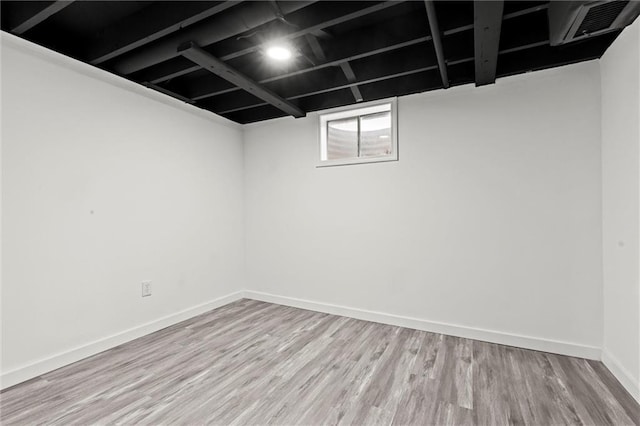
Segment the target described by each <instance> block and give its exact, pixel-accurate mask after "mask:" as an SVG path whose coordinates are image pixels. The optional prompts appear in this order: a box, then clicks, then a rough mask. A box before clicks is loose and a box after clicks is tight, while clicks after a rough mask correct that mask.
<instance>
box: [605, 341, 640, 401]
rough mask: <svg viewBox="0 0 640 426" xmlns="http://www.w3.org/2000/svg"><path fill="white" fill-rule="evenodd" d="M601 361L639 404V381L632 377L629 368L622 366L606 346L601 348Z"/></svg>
mask: <svg viewBox="0 0 640 426" xmlns="http://www.w3.org/2000/svg"><path fill="white" fill-rule="evenodd" d="M602 363H603V364H604V365H605V367H607V368H608V369H609V371H611V374H613V375H614V376H615V377H616V379H618V381H619V382H620V384H622V386H623V387H624V388H625V389H626V390H627V392H629V393H630V394H631V396H632V397H633V398H634V399H635V400H636V401H638V404H640V383H639V382H638V379H634V378H633V376H632V375H631V373H630V372H629V370H627V369H626V368H625V367H623V366H622V364H621V363H620V361H618V359H617V358H616V357H614V356H613V355H612V354H611V352H609V351H608V350H607V349H606V348H603V349H602Z"/></svg>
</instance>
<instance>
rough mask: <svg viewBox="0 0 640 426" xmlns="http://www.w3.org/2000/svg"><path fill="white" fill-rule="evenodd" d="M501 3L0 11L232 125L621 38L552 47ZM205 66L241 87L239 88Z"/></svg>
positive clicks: (152, 5)
mask: <svg viewBox="0 0 640 426" xmlns="http://www.w3.org/2000/svg"><path fill="white" fill-rule="evenodd" d="M501 3H502V2H496V1H487V2H476V4H475V5H474V2H472V1H451V2H449V1H435V2H432V3H431V5H430V4H429V2H426V3H425V2H424V1H341V2H337V1H331V2H329V1H73V2H72V1H23V2H21V1H2V2H1V3H0V5H1V10H0V12H1V16H2V30H3V31H7V32H11V33H14V34H16V35H19V36H20V37H23V38H25V39H27V40H30V41H33V42H35V43H37V44H40V45H42V46H45V47H48V48H50V49H53V50H56V51H58V52H61V53H63V54H65V55H68V56H71V57H74V58H77V59H79V60H81V61H84V62H86V63H89V64H92V65H95V66H97V67H100V68H103V69H105V70H108V71H110V72H113V73H115V74H118V75H121V76H123V77H125V78H128V79H130V80H133V81H135V82H138V83H140V84H143V85H145V86H147V87H150V88H153V89H155V90H158V91H161V92H163V93H165V94H168V95H170V96H174V97H176V98H179V99H181V100H183V101H185V102H189V103H192V104H194V105H196V106H198V107H200V108H203V109H206V110H209V111H212V112H215V113H217V114H220V115H222V116H224V117H227V118H229V119H231V120H233V121H236V122H238V123H250V122H255V121H261V120H266V119H270V118H275V117H281V116H285V115H287V113H286V112H283V110H282V109H279V108H276V107H275V106H273V102H271V103H268V102H266V101H265V100H263V99H265V96H267V95H268V96H275V97H276V98H278V99H280V100H281V101H282V102H284V103H285V105H284V106H285V107H287V108H290V109H292V110H294V111H299V112H301V113H302V114H304V112H309V111H314V110H319V109H324V108H329V107H335V106H341V105H347V104H354V103H356V102H357V100H359V99H362V100H364V101H369V100H374V99H380V98H386V97H390V96H399V95H406V94H410V93H417V92H424V91H427V90H434V89H441V88H443V87H445V86H447V85H448V86H457V85H461V84H467V83H473V82H476V84H478V85H481V84H487V83H491V82H493V81H494V80H495V78H496V77H497V78H499V77H504V76H507V75H513V74H520V73H525V72H529V71H533V70H540V69H545V68H550V67H556V66H560V65H565V64H569V63H574V62H580V61H585V60H590V59H595V58H599V57H600V56H602V54H603V53H604V51H605V50H606V49H607V48H608V47H609V45H610V44H611V43H612V42H613V40H614V39H615V38H616V37H617V35H618V34H619V31H614V32H609V33H607V34H602V35H599V36H597V37H591V38H589V39H586V40H584V41H579V42H574V43H570V44H566V45H563V46H554V47H552V46H550V44H549V20H548V16H547V9H548V6H549V4H548V2H545V1H505V2H504V4H503V5H502V4H501ZM496 4H498V5H499V6H498V8H499V10H497V11H496ZM429 7H431V8H432V9H431V10H430V11H429V14H428V9H429ZM474 9H475V10H474ZM474 13H475V16H476V21H475V22H476V27H475V28H474ZM428 15H429V16H428ZM478 15H480V16H479V17H478ZM496 16H497V19H498V22H499V23H500V22H501V25H497V31H496V29H495V27H496V25H495V22H494V21H495V19H496ZM492 20H493V21H492ZM479 21H481V23H479ZM434 23H435V25H436V27H437V28H438V29H435V28H436V27H434ZM479 25H480V26H481V27H480V28H479ZM431 28H433V29H434V33H435V31H437V33H435V34H437V35H436V36H435V37H432V36H431ZM478 34H480V36H482V37H485V38H486V40H484V41H483V40H478V37H480V36H479V35H478ZM283 38H284V39H286V40H287V41H288V42H289V43H290V44H291V45H292V46H293V47H294V48H295V50H296V54H295V56H294V59H293V60H292V61H290V62H288V63H286V64H283V65H276V64H274V63H273V62H272V61H270V60H268V59H267V58H266V57H265V55H264V52H263V50H264V46H265V44H266V43H269V42H270V41H272V40H274V39H283ZM492 39H493V40H494V41H493V42H494V43H495V44H496V46H498V47H497V49H496V52H497V57H496V58H493V59H492V58H491V57H490V56H491V55H489V58H484V59H483V58H478V55H477V54H476V53H475V52H477V51H478V46H477V44H478V42H486V43H488V44H490V43H492ZM474 41H475V45H474ZM474 46H475V48H474ZM194 55H195V56H197V57H198V58H199V59H196V60H195V61H194V59H193V58H194ZM438 56H440V61H439V60H438ZM189 58H190V59H189ZM491 62H493V64H491ZM198 63H199V64H198ZM439 63H440V64H441V66H440V67H439ZM487 63H488V64H489V69H488V70H487V69H484V68H483V67H486V66H487V65H486V64H487ZM491 65H493V71H492V70H491ZM220 67H222V68H220ZM209 68H216V69H217V72H222V73H233V75H234V76H236V77H238V76H239V77H238V78H243V79H244V80H242V83H241V84H240V85H241V86H242V87H243V88H239V87H238V86H237V85H234V84H232V83H230V82H229V81H227V80H226V79H223V78H221V77H219V76H218V75H216V74H214V73H212V72H211V71H210V69H209ZM221 69H222V71H221ZM247 81H248V82H249V83H247ZM236 84H238V83H237V82H236ZM247 84H249V85H247ZM252 93H253V94H252ZM265 93H266V94H267V95H265ZM256 95H257V96H256ZM267 99H269V100H271V99H272V98H267ZM293 115H295V114H293Z"/></svg>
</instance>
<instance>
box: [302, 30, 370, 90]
mask: <svg viewBox="0 0 640 426" xmlns="http://www.w3.org/2000/svg"><path fill="white" fill-rule="evenodd" d="M325 34H327V33H325ZM327 35H328V34H327ZM306 39H307V42H308V43H309V46H311V50H312V51H313V54H314V55H315V57H316V58H317V59H318V60H320V62H327V56H326V55H325V54H324V50H323V49H322V46H320V43H319V42H318V39H317V38H316V36H315V35H312V34H307V35H306ZM340 69H342V73H343V74H344V76H345V78H346V79H347V81H348V82H349V83H355V82H356V80H357V78H356V75H355V73H354V72H353V68H351V65H350V64H349V62H343V63H341V64H340ZM349 89H350V90H351V94H352V95H353V98H354V99H355V101H356V102H362V100H363V99H364V98H363V97H362V93H360V89H358V86H355V85H354V86H349Z"/></svg>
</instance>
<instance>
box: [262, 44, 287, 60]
mask: <svg viewBox="0 0 640 426" xmlns="http://www.w3.org/2000/svg"><path fill="white" fill-rule="evenodd" d="M267 56H268V57H270V58H271V59H275V60H276V61H286V60H287V59H289V58H291V50H290V49H288V48H286V47H284V46H271V47H268V48H267Z"/></svg>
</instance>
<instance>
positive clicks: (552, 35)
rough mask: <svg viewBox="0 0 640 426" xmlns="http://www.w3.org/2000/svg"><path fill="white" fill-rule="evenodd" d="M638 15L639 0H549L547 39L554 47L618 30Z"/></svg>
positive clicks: (639, 8) (639, 12) (639, 11)
mask: <svg viewBox="0 0 640 426" xmlns="http://www.w3.org/2000/svg"><path fill="white" fill-rule="evenodd" d="M639 14H640V2H639V1H629V0H607V1H551V2H550V4H549V39H550V41H551V45H552V46H557V45H560V44H565V43H569V42H572V41H576V40H581V39H584V38H587V37H590V36H595V35H600V34H604V33H606V32H609V31H615V30H620V29H622V28H624V27H626V26H627V25H629V24H631V23H632V22H633V21H634V19H635V18H636V17H637V16H638V15H639Z"/></svg>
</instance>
